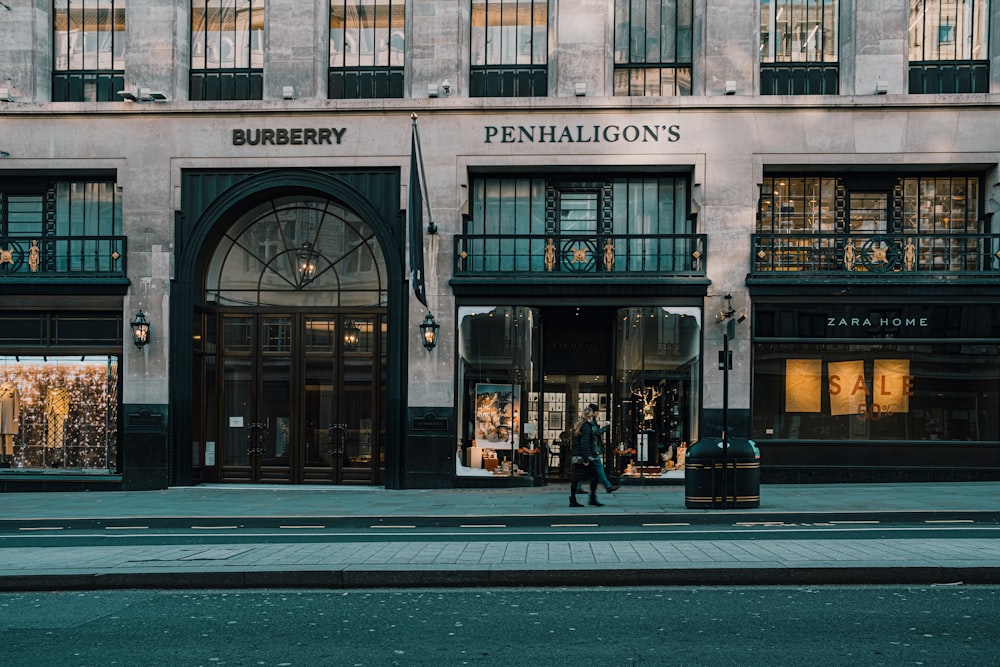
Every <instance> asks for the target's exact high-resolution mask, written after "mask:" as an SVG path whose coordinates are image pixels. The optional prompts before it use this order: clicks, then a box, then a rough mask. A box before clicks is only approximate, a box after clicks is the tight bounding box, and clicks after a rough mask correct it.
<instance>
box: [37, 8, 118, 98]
mask: <svg viewBox="0 0 1000 667" xmlns="http://www.w3.org/2000/svg"><path fill="white" fill-rule="evenodd" d="M107 1H108V2H110V3H111V6H110V8H101V7H91V6H90V5H89V4H88V3H87V2H81V0H75V1H74V0H64V2H65V7H62V6H60V4H61V3H60V2H59V0H52V89H51V93H50V95H51V99H52V101H53V102H118V101H122V99H121V98H120V97H118V91H120V90H123V89H124V88H125V65H124V59H125V58H124V47H125V30H126V28H127V22H126V21H127V15H126V9H127V0H107ZM94 4H96V3H94ZM81 5H82V6H81ZM77 11H79V12H80V14H81V17H80V18H81V19H82V21H83V27H84V29H83V30H80V31H72V30H70V29H69V22H70V16H71V15H72V14H74V13H75V12H77ZM104 12H107V13H108V14H109V15H110V19H111V20H110V24H104V25H110V29H106V30H102V29H101V28H102V13H104ZM119 15H120V19H119ZM119 22H120V26H121V29H120V30H116V29H115V28H116V27H117V26H118V25H119ZM61 24H64V25H65V28H62V29H61V28H60V25H61ZM88 27H90V28H92V29H91V30H87V28H88ZM74 32H76V34H75V35H73V33H74ZM74 37H75V39H74ZM93 38H96V40H97V43H98V45H97V48H96V49H95V50H94V53H93V54H91V56H90V57H88V53H87V45H88V42H89V40H90V39H93ZM74 44H75V45H76V46H77V47H82V50H83V52H82V53H81V54H80V55H79V57H78V58H74V57H73V51H74ZM102 46H106V47H107V48H104V49H102V48H101V47H102ZM63 49H65V51H63ZM102 54H108V57H110V59H111V62H110V63H107V66H105V63H103V62H102V60H104V57H103V56H102ZM75 60H78V61H79V66H74V61H75ZM116 64H120V66H118V67H116ZM60 65H62V66H60Z"/></svg>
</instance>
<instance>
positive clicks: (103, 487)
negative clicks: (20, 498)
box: [0, 470, 122, 493]
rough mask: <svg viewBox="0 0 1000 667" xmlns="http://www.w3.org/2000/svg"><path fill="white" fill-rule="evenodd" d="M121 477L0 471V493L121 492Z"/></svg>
mask: <svg viewBox="0 0 1000 667" xmlns="http://www.w3.org/2000/svg"><path fill="white" fill-rule="evenodd" d="M121 489H122V476H121V475H75V474H66V473H48V472H29V471H25V472H4V471H2V470H0V493H16V492H21V493H38V492H43V491H121Z"/></svg>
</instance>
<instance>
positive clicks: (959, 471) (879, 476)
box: [760, 465, 1000, 484]
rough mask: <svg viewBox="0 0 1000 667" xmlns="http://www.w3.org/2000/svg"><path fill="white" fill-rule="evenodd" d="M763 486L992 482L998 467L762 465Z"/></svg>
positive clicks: (998, 475)
mask: <svg viewBox="0 0 1000 667" xmlns="http://www.w3.org/2000/svg"><path fill="white" fill-rule="evenodd" d="M760 481H761V483H762V484H899V483H915V482H995V481H1000V468H974V469H969V468H845V467H803V468H782V467H769V466H766V465H762V466H761V469H760Z"/></svg>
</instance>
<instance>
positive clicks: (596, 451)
mask: <svg viewBox="0 0 1000 667" xmlns="http://www.w3.org/2000/svg"><path fill="white" fill-rule="evenodd" d="M599 411H600V409H599V408H598V406H597V405H596V404H594V403H591V404H590V405H588V406H587V407H586V408H584V409H583V413H582V414H581V415H580V419H579V421H577V423H576V426H575V427H574V428H573V482H572V483H571V484H570V487H569V506H570V507H583V504H582V503H580V502H579V501H578V500H577V499H576V494H577V492H578V491H580V490H581V485H582V484H583V482H585V481H588V480H589V481H590V500H589V504H591V505H596V506H597V507H600V506H602V505H604V503H602V502H601V501H599V500H598V499H597V484H598V482H600V483H601V484H603V485H604V488H605V489H607V492H608V493H612V492H614V491H617V490H618V489H619V488H621V487H620V486H619V485H618V484H612V483H611V480H609V479H608V474H607V473H606V472H605V471H604V462H603V461H602V459H601V455H602V453H603V450H604V447H603V445H602V443H601V436H602V435H603V434H604V432H605V431H607V430H608V427H607V426H604V427H601V426H598V425H597V414H598V412H599Z"/></svg>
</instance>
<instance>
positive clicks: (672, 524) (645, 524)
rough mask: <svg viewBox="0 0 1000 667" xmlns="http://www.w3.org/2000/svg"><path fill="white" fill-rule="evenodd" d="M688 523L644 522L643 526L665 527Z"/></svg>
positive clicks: (686, 524)
mask: <svg viewBox="0 0 1000 667" xmlns="http://www.w3.org/2000/svg"><path fill="white" fill-rule="evenodd" d="M690 525H691V524H689V523H644V524H642V527H643V528H666V527H668V526H690Z"/></svg>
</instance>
